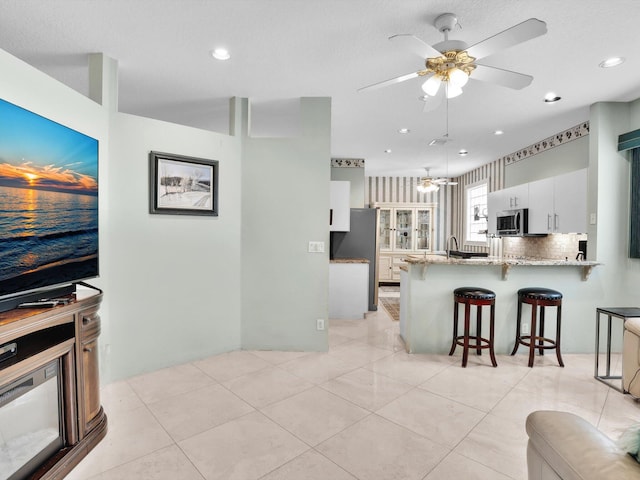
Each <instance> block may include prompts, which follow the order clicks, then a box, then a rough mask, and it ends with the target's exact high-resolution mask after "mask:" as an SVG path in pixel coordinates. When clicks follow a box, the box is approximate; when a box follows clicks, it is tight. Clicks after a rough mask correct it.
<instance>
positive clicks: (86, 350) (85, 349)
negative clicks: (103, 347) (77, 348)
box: [82, 347, 93, 353]
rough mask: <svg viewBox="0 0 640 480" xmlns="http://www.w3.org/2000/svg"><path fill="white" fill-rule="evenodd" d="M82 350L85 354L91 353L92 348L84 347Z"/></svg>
mask: <svg viewBox="0 0 640 480" xmlns="http://www.w3.org/2000/svg"><path fill="white" fill-rule="evenodd" d="M82 350H84V351H85V352H87V353H91V352H93V348H89V347H84V348H83V349H82Z"/></svg>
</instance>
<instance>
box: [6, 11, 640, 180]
mask: <svg viewBox="0 0 640 480" xmlns="http://www.w3.org/2000/svg"><path fill="white" fill-rule="evenodd" d="M445 12H453V13H456V14H457V16H458V19H459V23H460V24H461V27H462V28H461V29H456V30H455V31H454V32H453V33H452V34H451V36H450V38H452V39H459V40H463V41H465V42H466V43H467V44H469V45H472V44H474V43H477V42H479V41H481V40H483V39H485V38H487V37H489V36H491V35H494V34H496V33H498V32H500V31H502V30H505V29H507V28H509V27H511V26H513V25H515V24H517V23H520V22H522V21H524V20H526V19H528V18H531V17H535V18H538V19H540V20H543V21H545V22H546V23H547V28H548V33H547V34H546V35H544V36H542V37H538V38H535V39H533V40H530V41H528V42H526V43H522V44H519V45H516V46H514V47H512V48H510V49H508V50H505V51H503V52H499V53H497V54H495V55H492V56H491V57H487V58H486V59H485V62H484V63H486V64H489V65H492V66H496V67H500V68H504V69H507V70H513V71H517V72H521V73H526V74H529V75H533V77H534V80H533V83H532V84H531V85H530V86H529V87H527V88H525V89H523V90H510V89H507V88H504V87H500V86H497V85H494V84H490V83H485V82H479V81H474V82H471V81H470V82H469V84H468V85H467V86H466V87H465V93H464V94H463V95H461V96H460V97H457V98H455V99H452V100H450V101H449V135H450V137H451V138H452V141H451V142H449V143H448V144H447V146H446V147H442V146H440V147H429V146H428V143H429V141H430V140H431V139H433V138H436V137H440V136H442V135H443V134H444V133H445V132H446V126H445V123H446V121H445V112H446V106H445V105H444V104H443V105H442V106H440V107H439V108H438V109H437V110H435V111H433V112H428V113H425V112H423V110H422V107H423V104H422V102H420V100H418V97H419V95H420V94H421V89H420V84H421V81H420V80H419V79H417V80H416V79H414V80H410V81H407V82H404V83H402V84H398V85H393V86H389V87H386V88H384V89H379V90H372V91H366V92H360V93H358V92H357V89H358V88H359V87H362V86H365V85H369V84H371V83H375V82H377V81H381V80H386V79H388V78H391V77H394V76H397V75H401V74H405V73H409V72H412V71H417V70H419V69H421V68H422V67H423V63H422V62H421V60H420V58H419V57H417V56H415V54H413V53H412V52H409V51H405V50H402V49H400V48H398V46H397V45H394V44H393V43H392V42H390V41H389V40H388V37H389V36H391V35H394V34H398V33H411V34H414V35H416V36H418V37H419V38H421V39H423V40H424V41H425V42H427V43H429V44H435V43H437V42H440V41H442V40H443V37H442V34H441V33H440V32H438V31H437V30H436V29H435V27H433V21H434V19H435V17H437V16H438V15H439V14H441V13H445ZM638 20H640V2H639V1H637V0H615V1H612V2H604V1H601V0H563V1H558V0H526V1H523V0H500V1H497V0H433V1H426V0H422V1H414V0H393V1H383V0H348V1H347V0H92V1H88V0H84V1H80V0H73V1H72V0H56V1H52V0H2V1H1V2H0V48H2V49H4V50H6V51H8V52H9V53H11V54H13V55H15V56H17V57H19V58H21V59H23V60H24V61H26V62H27V63H29V64H31V65H33V66H35V67H36V68H38V69H40V70H42V71H44V72H46V73H47V74H49V75H51V76H52V77H54V78H56V79H58V80H60V81H61V82H63V83H65V84H67V85H69V86H71V87H72V88H74V89H76V90H78V91H79V92H82V93H84V94H86V93H87V91H88V72H87V55H88V54H89V53H93V52H102V53H104V54H106V55H108V56H110V57H112V58H114V59H116V60H117V61H118V64H119V78H120V84H119V109H120V110H121V111H123V112H127V113H133V114H137V115H142V116H147V117H152V118H158V119H162V120H167V121H173V122H176V123H182V124H185V125H191V126H195V127H200V128H205V129H210V130H214V131H220V132H226V131H227V128H228V127H227V115H228V98H229V97H232V96H240V97H249V98H251V99H252V101H255V102H256V103H257V104H258V105H262V106H263V107H264V108H266V109H271V111H272V112H276V113H278V112H280V113H281V115H279V116H278V115H276V116H275V118H276V119H277V118H281V119H282V125H283V127H282V128H283V129H284V130H286V128H285V125H286V118H287V116H286V112H287V111H290V110H291V108H290V107H291V101H290V99H292V98H295V97H301V96H329V97H332V148H331V151H332V156H334V157H353V158H364V159H365V160H366V174H367V175H421V174H422V173H424V167H430V168H431V174H433V175H444V174H445V172H446V164H447V157H448V159H449V161H448V164H449V167H448V168H449V174H451V175H458V174H461V173H464V172H466V171H468V170H470V169H472V168H474V167H476V166H479V165H482V164H485V163H487V162H490V161H493V160H495V159H496V158H498V157H500V156H503V155H506V154H509V153H512V152H514V151H516V150H518V149H520V148H522V147H525V146H527V145H529V144H532V143H534V142H536V141H538V140H541V139H543V138H546V137H548V136H550V135H552V134H554V133H557V132H559V131H561V130H564V129H567V128H570V127H573V126H575V125H577V124H579V123H581V122H582V121H584V120H588V118H589V105H591V104H593V103H595V102H599V101H631V100H634V99H636V98H638V97H640V58H639V57H638V55H637V52H638V51H639V50H640V35H638V34H637V25H636V23H637V22H638ZM220 45H224V46H226V47H227V48H228V49H229V50H230V51H231V54H232V58H231V59H230V60H228V61H225V62H220V61H215V60H213V59H212V58H211V57H210V55H209V52H210V51H211V50H212V49H213V48H215V47H217V46H220ZM613 55H617V56H623V57H626V59H627V60H626V62H625V63H624V64H623V65H621V66H619V67H617V68H613V69H601V68H599V67H598V64H599V62H600V61H602V60H603V59H605V58H607V57H609V56H613ZM548 91H555V92H557V93H558V95H560V96H562V101H561V102H559V103H557V104H554V105H548V104H544V102H543V101H542V100H543V97H544V95H545V93H547V92H548ZM282 100H288V101H282ZM279 106H280V107H281V108H280V110H278V108H279ZM277 123H278V122H273V123H272V126H273V125H275V126H276V127H277ZM402 127H405V128H409V129H410V130H411V133H410V134H408V135H399V134H398V133H397V131H398V129H399V128H402ZM496 129H501V130H504V132H505V134H504V135H502V136H494V135H492V132H493V131H494V130H496ZM267 130H268V129H267ZM462 148H464V149H466V150H468V151H469V155H468V156H466V157H464V158H463V157H459V156H458V155H457V154H456V153H457V152H458V151H459V150H460V149H462ZM385 149H391V150H392V152H391V153H389V154H385V153H384V150H385Z"/></svg>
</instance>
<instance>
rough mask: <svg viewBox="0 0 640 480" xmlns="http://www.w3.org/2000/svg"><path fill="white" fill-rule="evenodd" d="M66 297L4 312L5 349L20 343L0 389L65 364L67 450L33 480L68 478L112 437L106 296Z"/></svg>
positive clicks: (1, 339)
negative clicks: (102, 313) (104, 361)
mask: <svg viewBox="0 0 640 480" xmlns="http://www.w3.org/2000/svg"><path fill="white" fill-rule="evenodd" d="M66 298H68V303H67V304H66V305H57V306H55V307H51V308H17V309H15V310H10V311H7V312H2V313H0V345H5V344H7V343H9V342H12V341H17V342H18V351H17V356H16V357H14V358H12V359H9V360H6V361H4V362H0V386H1V385H6V384H8V383H10V382H12V381H13V380H15V379H17V378H19V377H21V376H22V375H24V374H26V373H29V372H31V371H33V370H35V369H36V368H38V367H40V366H41V365H44V364H46V363H47V362H50V361H51V360H54V359H57V358H59V359H60V360H61V370H62V388H61V390H62V399H63V400H62V406H63V407H62V409H63V416H62V421H63V425H64V427H63V430H64V441H65V446H64V447H63V448H61V449H60V450H59V451H58V452H57V453H55V454H54V455H53V456H52V457H50V458H49V459H48V460H47V461H46V462H45V463H44V464H43V465H42V466H41V467H40V468H39V469H38V470H37V471H36V472H35V473H34V474H33V475H32V476H31V477H29V478H30V479H31V480H36V479H38V480H40V479H47V480H53V479H61V478H63V477H65V476H66V475H67V474H68V473H69V472H70V471H71V469H72V468H73V467H74V466H76V465H77V464H78V463H79V462H80V460H82V458H84V457H85V456H86V455H87V454H88V453H89V452H90V451H91V450H92V449H93V448H94V447H95V446H96V445H97V444H98V442H100V440H102V438H104V436H105V435H106V433H107V416H106V415H105V413H104V410H103V409H102V406H101V404H100V379H99V369H98V336H99V335H100V317H99V316H98V308H99V306H100V302H101V301H102V291H101V290H99V289H94V290H89V289H79V290H78V291H77V292H76V294H74V295H69V296H68V297H66ZM21 341H22V343H20V342H21Z"/></svg>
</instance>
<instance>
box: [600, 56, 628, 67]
mask: <svg viewBox="0 0 640 480" xmlns="http://www.w3.org/2000/svg"><path fill="white" fill-rule="evenodd" d="M623 63H624V58H623V57H611V58H607V59H606V60H603V61H602V62H600V68H611V67H617V66H618V65H621V64H623Z"/></svg>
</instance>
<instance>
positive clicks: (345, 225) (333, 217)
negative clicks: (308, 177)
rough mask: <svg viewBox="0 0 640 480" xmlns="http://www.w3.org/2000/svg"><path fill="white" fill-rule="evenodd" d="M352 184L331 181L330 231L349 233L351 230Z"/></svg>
mask: <svg viewBox="0 0 640 480" xmlns="http://www.w3.org/2000/svg"><path fill="white" fill-rule="evenodd" d="M350 201H351V182H344V181H333V180H332V181H331V182H330V193H329V209H330V210H329V231H330V232H348V231H349V230H350V229H351V209H350V204H349V202H350Z"/></svg>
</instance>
